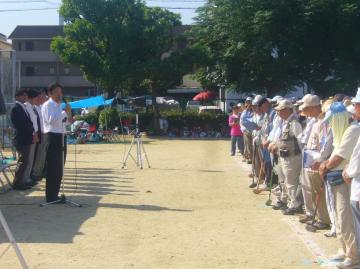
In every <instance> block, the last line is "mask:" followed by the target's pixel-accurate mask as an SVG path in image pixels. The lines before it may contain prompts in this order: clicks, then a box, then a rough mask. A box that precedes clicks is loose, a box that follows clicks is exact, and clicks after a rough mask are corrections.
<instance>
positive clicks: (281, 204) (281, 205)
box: [272, 201, 287, 210]
mask: <svg viewBox="0 0 360 269" xmlns="http://www.w3.org/2000/svg"><path fill="white" fill-rule="evenodd" d="M286 208H287V205H286V204H285V203H284V202H282V201H277V202H276V204H275V205H273V207H272V209H274V210H280V209H286Z"/></svg>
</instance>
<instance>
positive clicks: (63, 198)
mask: <svg viewBox="0 0 360 269" xmlns="http://www.w3.org/2000/svg"><path fill="white" fill-rule="evenodd" d="M61 144H62V145H61V150H62V154H61V165H62V167H61V169H62V175H63V178H62V182H61V196H60V198H59V199H57V200H55V201H52V202H49V203H44V204H40V207H43V206H47V205H54V204H66V205H69V206H73V207H82V205H81V204H78V203H75V202H73V201H72V200H71V199H67V198H66V196H65V180H64V166H65V136H64V133H62V135H61ZM75 154H76V153H75Z"/></svg>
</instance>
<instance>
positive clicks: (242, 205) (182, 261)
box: [0, 139, 337, 269]
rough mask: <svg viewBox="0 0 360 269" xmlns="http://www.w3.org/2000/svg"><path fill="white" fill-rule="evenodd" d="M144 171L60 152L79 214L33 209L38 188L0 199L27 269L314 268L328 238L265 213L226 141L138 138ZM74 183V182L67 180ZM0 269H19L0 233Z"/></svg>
mask: <svg viewBox="0 0 360 269" xmlns="http://www.w3.org/2000/svg"><path fill="white" fill-rule="evenodd" d="M145 142H146V144H145V147H146V149H147V152H148V154H149V159H150V162H151V165H152V168H151V169H147V168H146V169H144V170H139V169H137V168H136V167H135V165H134V163H133V162H132V161H129V165H128V169H126V170H122V169H121V160H122V156H123V154H124V145H123V144H105V145H78V146H77V147H76V151H77V153H78V154H77V156H76V159H77V162H76V163H75V155H74V151H75V148H74V146H70V147H69V154H68V162H67V165H66V193H67V194H68V195H69V197H70V198H72V199H73V201H75V202H79V203H81V204H82V205H83V207H82V208H71V207H67V206H64V205H53V206H49V207H43V208H40V207H39V204H40V203H41V202H43V199H44V182H42V183H41V184H40V185H39V187H36V188H35V189H33V190H32V191H27V192H18V191H16V192H15V191H12V192H8V193H6V194H2V195H0V203H1V204H23V205H1V209H2V211H3V213H4V215H5V217H6V219H7V221H8V223H9V226H10V227H11V229H12V232H13V234H14V236H15V238H16V240H17V242H18V243H19V246H20V248H21V251H22V252H23V255H24V256H25V259H26V261H27V263H28V265H29V268H34V269H35V268H39V269H40V268H41V269H43V268H44V269H45V268H46V269H49V268H59V269H60V268H61V269H64V268H66V269H72V268H76V269H84V268H124V269H127V268H140V269H147V268H157V269H159V268H164V269H169V268H190V269H192V268H204V269H208V268H241V269H242V268H249V269H250V268H251V269H254V268H264V269H265V268H266V269H268V268H270V269H275V268H292V269H295V268H320V265H319V257H320V260H321V257H322V256H324V255H325V256H326V255H329V254H333V252H335V250H336V247H337V242H336V240H335V239H326V238H325V237H324V236H323V234H322V233H316V234H310V233H308V232H305V230H304V226H302V225H300V224H298V223H297V217H284V216H283V215H282V214H281V213H280V212H276V211H274V210H272V209H270V208H269V207H267V206H265V202H266V199H267V196H266V194H263V195H254V194H253V193H252V192H251V190H250V189H249V188H248V185H249V183H250V179H249V178H247V176H246V174H247V172H248V167H247V166H246V165H245V164H243V163H242V162H241V160H240V157H230V156H229V141H193V140H156V139H154V140H146V141H145ZM75 178H76V180H77V184H75V180H74V179H75ZM0 239H1V241H0V242H1V244H0V268H4V269H13V268H14V269H15V268H20V265H19V262H18V260H17V259H16V256H15V253H14V251H13V249H8V250H7V251H6V249H7V248H8V246H9V243H8V242H7V238H6V237H5V233H4V232H3V230H2V228H1V227H0Z"/></svg>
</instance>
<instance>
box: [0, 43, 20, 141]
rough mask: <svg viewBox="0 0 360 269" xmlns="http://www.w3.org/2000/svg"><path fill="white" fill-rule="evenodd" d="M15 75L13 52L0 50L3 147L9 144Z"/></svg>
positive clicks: (0, 101)
mask: <svg viewBox="0 0 360 269" xmlns="http://www.w3.org/2000/svg"><path fill="white" fill-rule="evenodd" d="M16 77H17V75H16V54H15V52H14V51H4V50H0V93H1V96H0V111H1V110H4V109H1V106H2V105H3V103H4V105H5V108H6V114H4V115H0V140H1V141H0V143H1V146H2V147H3V148H4V147H10V146H11V128H10V127H11V124H10V111H11V108H12V106H13V105H14V103H15V98H14V95H15V91H16V87H17V78H16ZM1 99H3V100H1Z"/></svg>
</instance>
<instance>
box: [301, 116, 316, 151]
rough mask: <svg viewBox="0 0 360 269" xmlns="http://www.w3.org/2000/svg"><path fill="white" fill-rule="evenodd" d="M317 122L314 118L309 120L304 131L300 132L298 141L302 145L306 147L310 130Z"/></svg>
mask: <svg viewBox="0 0 360 269" xmlns="http://www.w3.org/2000/svg"><path fill="white" fill-rule="evenodd" d="M317 121H318V120H317V119H316V118H310V119H309V120H308V121H307V123H306V127H305V130H304V131H303V132H302V135H301V139H300V142H301V143H302V144H303V145H306V144H307V143H308V141H309V138H310V135H311V132H312V129H313V127H314V125H315V123H316V122H317Z"/></svg>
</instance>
